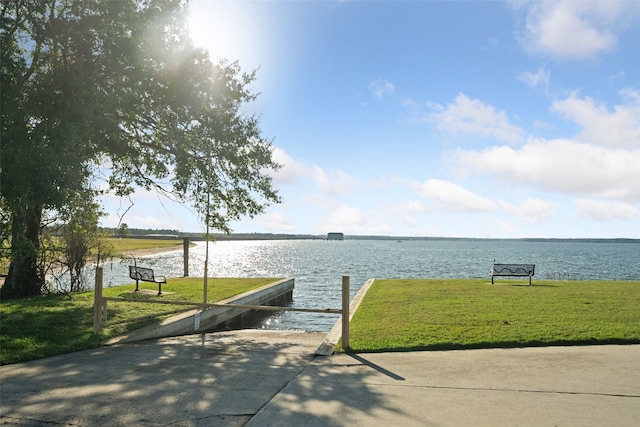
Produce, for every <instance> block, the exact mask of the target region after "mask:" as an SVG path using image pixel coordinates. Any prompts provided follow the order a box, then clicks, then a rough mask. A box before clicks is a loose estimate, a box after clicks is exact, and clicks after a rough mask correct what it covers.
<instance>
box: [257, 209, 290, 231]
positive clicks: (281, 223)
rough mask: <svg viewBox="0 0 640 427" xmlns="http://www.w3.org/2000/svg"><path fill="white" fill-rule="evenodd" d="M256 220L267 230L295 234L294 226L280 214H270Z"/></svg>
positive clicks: (260, 216)
mask: <svg viewBox="0 0 640 427" xmlns="http://www.w3.org/2000/svg"><path fill="white" fill-rule="evenodd" d="M255 220H256V221H257V222H258V223H260V224H261V225H262V226H264V228H265V229H266V230H269V231H274V232H293V231H294V226H293V224H292V223H291V221H290V220H289V219H288V218H287V217H286V216H284V215H283V214H281V213H280V212H268V213H265V214H262V215H259V216H257V217H256V218H255Z"/></svg>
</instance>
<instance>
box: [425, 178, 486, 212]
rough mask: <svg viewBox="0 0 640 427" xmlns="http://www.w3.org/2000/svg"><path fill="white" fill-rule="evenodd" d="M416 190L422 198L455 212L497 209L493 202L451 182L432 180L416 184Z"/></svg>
mask: <svg viewBox="0 0 640 427" xmlns="http://www.w3.org/2000/svg"><path fill="white" fill-rule="evenodd" d="M415 188H416V190H417V191H418V193H419V194H420V195H421V196H423V197H427V198H430V199H434V200H436V201H437V202H439V203H441V204H443V205H444V206H445V207H446V208H448V209H451V210H454V211H460V212H486V211H491V210H494V209H496V204H495V203H494V202H492V201H491V200H489V199H487V198H485V197H482V196H480V195H478V194H475V193H473V192H471V191H469V190H466V189H464V188H463V187H461V186H459V185H457V184H454V183H452V182H450V181H442V180H439V179H430V180H428V181H426V182H424V183H422V184H416V185H415Z"/></svg>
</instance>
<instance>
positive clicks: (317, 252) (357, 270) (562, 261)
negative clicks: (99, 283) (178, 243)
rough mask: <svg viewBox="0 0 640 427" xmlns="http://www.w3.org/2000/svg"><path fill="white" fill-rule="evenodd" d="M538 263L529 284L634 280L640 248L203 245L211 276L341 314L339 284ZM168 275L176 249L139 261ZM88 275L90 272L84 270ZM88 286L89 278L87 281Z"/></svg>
mask: <svg viewBox="0 0 640 427" xmlns="http://www.w3.org/2000/svg"><path fill="white" fill-rule="evenodd" d="M189 255H190V256H189V258H190V259H189V275H190V276H193V277H198V276H203V275H204V259H205V243H204V242H198V243H197V244H196V246H194V247H191V248H190V251H189ZM494 260H496V262H504V263H532V264H536V273H535V276H534V282H535V279H536V278H538V279H558V280H567V279H569V280H589V279H594V280H640V244H638V243H592V242H524V241H518V240H515V241H511V240H507V241H504V240H500V241H498V240H477V241H475V240H474V241H467V240H464V241H463V240H433V241H431V240H429V241H419V240H404V241H395V240H345V241H326V240H281V241H230V242H215V243H210V244H209V276H210V277H293V278H295V290H294V296H293V297H294V301H293V303H292V306H294V307H309V308H340V306H341V296H340V290H341V278H342V276H343V275H346V276H350V277H351V298H353V296H354V295H355V294H356V292H357V291H358V290H359V289H360V287H361V286H362V285H363V284H364V283H365V282H366V281H367V279H369V278H483V277H486V278H488V275H489V268H490V266H491V263H492V262H493V261H494ZM137 262H138V265H143V266H145V267H152V268H154V269H155V270H156V271H157V272H158V274H162V275H165V276H167V277H181V276H182V275H183V273H184V272H183V258H182V250H178V251H173V252H167V253H163V254H157V255H151V256H147V257H144V258H138V260H137ZM130 263H131V261H130V260H125V261H122V262H116V263H113V264H110V265H107V266H105V269H104V283H105V286H117V285H121V284H125V283H131V279H129V277H128V271H127V266H128V265H129V264H130ZM88 274H89V277H93V276H92V274H93V273H92V272H89V273H88ZM91 281H92V280H91V279H90V280H89V282H91ZM336 320H337V316H335V315H323V314H307V313H292V312H286V313H278V314H274V315H273V316H270V317H269V318H267V319H266V320H264V321H263V322H262V323H261V324H260V325H259V327H261V328H266V329H303V330H310V331H328V330H329V329H330V328H331V327H332V326H333V324H334V323H335V322H336Z"/></svg>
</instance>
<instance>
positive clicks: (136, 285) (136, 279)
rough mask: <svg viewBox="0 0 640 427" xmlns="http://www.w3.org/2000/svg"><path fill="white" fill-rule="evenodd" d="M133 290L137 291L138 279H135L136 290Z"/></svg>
mask: <svg viewBox="0 0 640 427" xmlns="http://www.w3.org/2000/svg"><path fill="white" fill-rule="evenodd" d="M134 292H138V280H137V279H136V290H135V291H134Z"/></svg>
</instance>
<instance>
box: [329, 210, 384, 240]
mask: <svg viewBox="0 0 640 427" xmlns="http://www.w3.org/2000/svg"><path fill="white" fill-rule="evenodd" d="M320 229H321V230H333V231H340V232H343V233H348V234H369V235H371V234H389V233H390V232H391V228H390V227H389V225H388V224H386V222H385V221H383V220H382V219H381V218H379V217H378V216H376V215H374V214H365V213H364V212H363V211H362V210H361V209H360V208H358V207H356V206H347V205H340V206H339V207H337V208H336V209H334V210H332V211H331V213H330V214H329V215H328V216H327V217H325V218H324V219H323V220H322V221H321V224H320ZM321 232H325V231H321Z"/></svg>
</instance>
